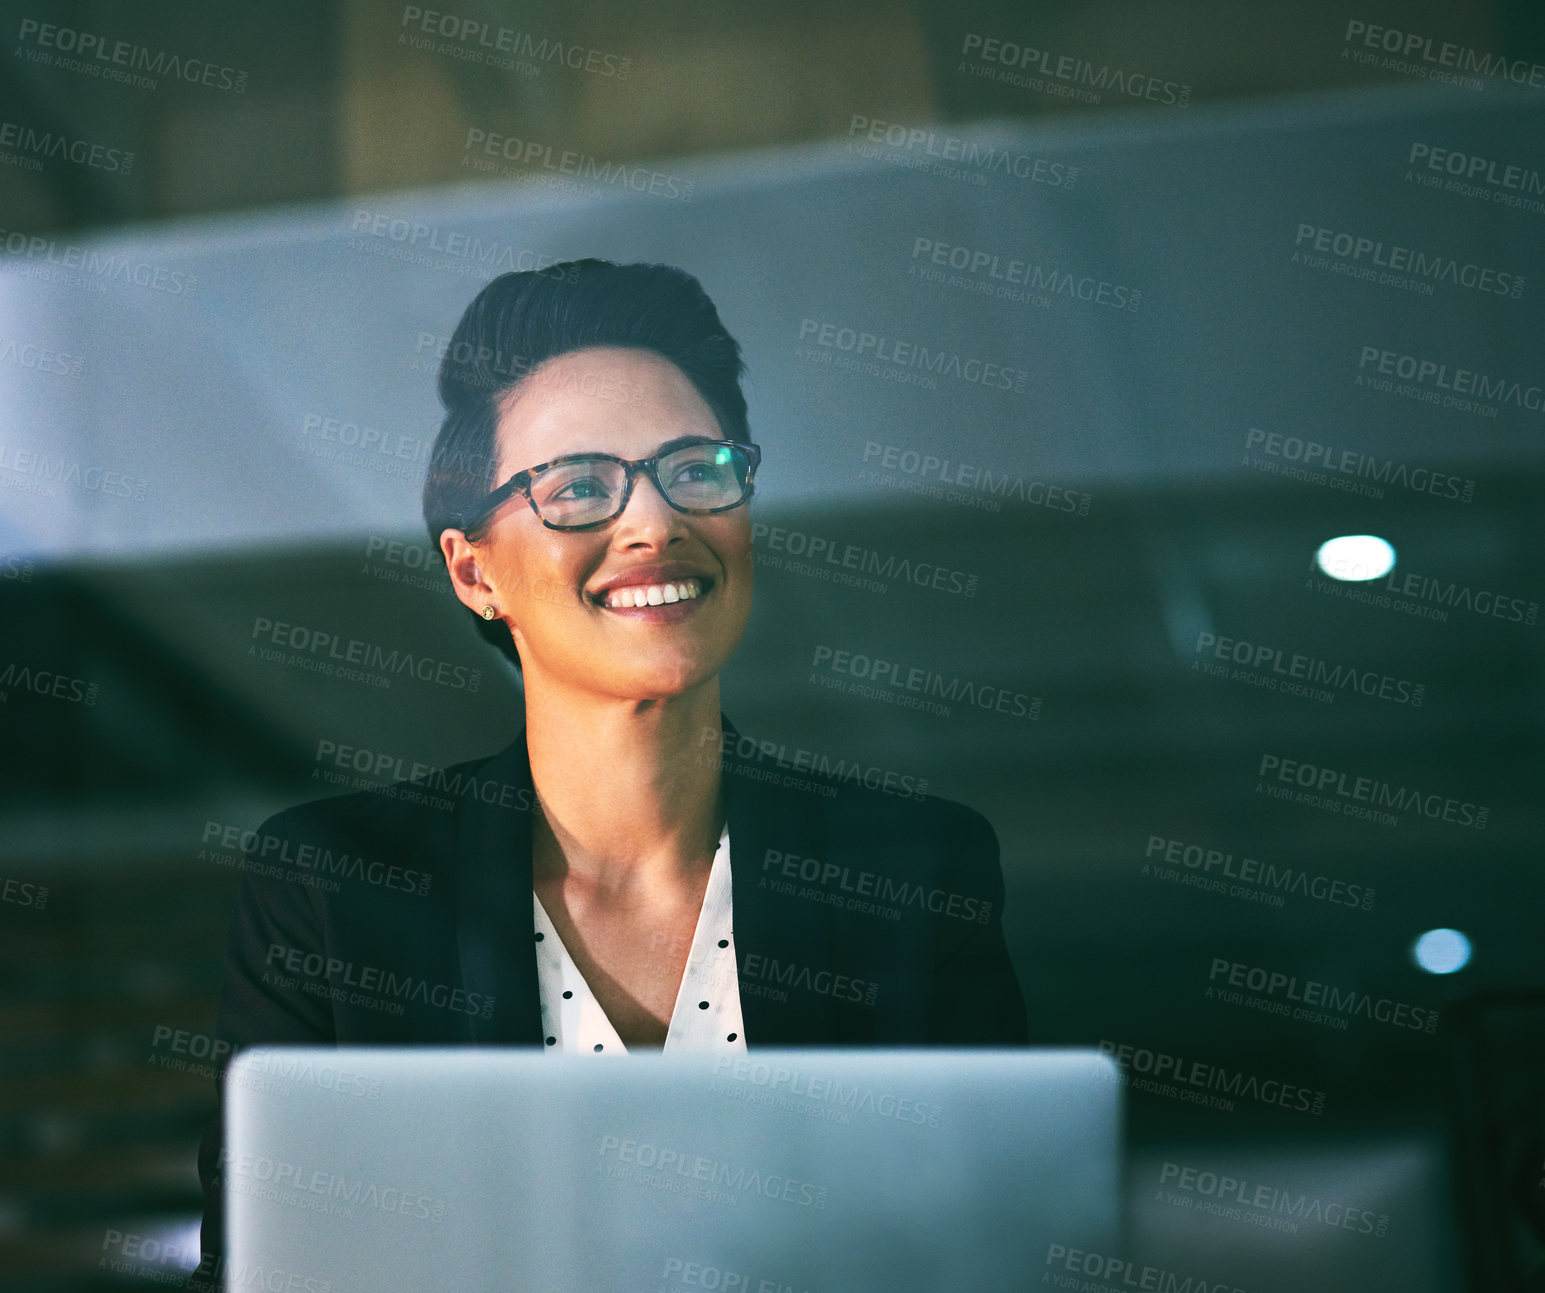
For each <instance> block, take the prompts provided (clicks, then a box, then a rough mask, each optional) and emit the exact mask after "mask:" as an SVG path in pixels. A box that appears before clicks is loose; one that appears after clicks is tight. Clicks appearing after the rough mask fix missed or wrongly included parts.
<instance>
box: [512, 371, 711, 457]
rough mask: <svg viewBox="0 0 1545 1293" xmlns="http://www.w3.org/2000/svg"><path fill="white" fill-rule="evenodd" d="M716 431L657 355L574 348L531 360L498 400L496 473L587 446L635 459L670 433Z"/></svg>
mask: <svg viewBox="0 0 1545 1293" xmlns="http://www.w3.org/2000/svg"><path fill="white" fill-rule="evenodd" d="M719 434H720V433H719V427H718V423H717V421H716V420H715V418H714V415H713V411H712V410H711V409H710V408H709V407H708V405H707V404H706V403H704V401H703V397H702V396H701V395H699V394H698V393H697V389H696V388H695V387H694V386H693V385H692V382H691V380H690V379H689V378H688V377H687V375H686V374H685V373H683V372H682V371H681V369H679V368H678V367H677V366H676V365H675V364H673V363H672V362H671V361H670V360H669V359H666V358H665V357H664V356H663V355H657V354H655V353H654V352H653V351H647V350H626V349H622V348H620V347H606V348H600V347H597V348H592V349H588V350H575V351H571V352H569V353H568V354H564V355H559V356H557V357H556V358H554V359H549V360H547V361H546V362H545V363H543V364H541V365H540V366H538V367H537V368H536V369H535V370H534V371H533V372H532V373H531V374H530V375H529V376H527V377H526V379H525V380H524V381H522V382H521V384H520V385H519V386H517V387H516V388H515V390H514V391H513V392H512V393H511V394H510V395H509V396H507V397H506V398H505V399H504V400H503V401H502V402H501V405H500V416H499V430H498V453H499V471H500V475H501V476H505V475H508V474H510V473H512V472H515V471H520V470H522V469H523V468H525V467H529V466H531V465H532V464H534V463H538V462H547V461H549V460H551V459H553V458H559V457H562V456H563V455H564V454H570V453H584V452H586V451H587V450H594V451H596V452H597V453H611V454H617V455H618V456H620V457H624V458H642V457H646V456H647V455H649V454H650V453H652V452H653V451H654V449H655V448H656V446H658V445H660V444H662V443H664V442H665V441H666V440H673V439H675V438H676V437H677V436H683V435H709V436H713V437H717V436H718V435H719Z"/></svg>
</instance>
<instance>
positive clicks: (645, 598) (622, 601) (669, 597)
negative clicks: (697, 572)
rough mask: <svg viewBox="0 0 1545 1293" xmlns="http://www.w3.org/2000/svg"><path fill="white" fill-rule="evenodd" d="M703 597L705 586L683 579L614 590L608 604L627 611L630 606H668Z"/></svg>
mask: <svg viewBox="0 0 1545 1293" xmlns="http://www.w3.org/2000/svg"><path fill="white" fill-rule="evenodd" d="M702 595H703V586H702V584H701V583H699V582H698V581H697V580H696V579H682V580H678V581H677V582H675V583H669V584H634V585H632V586H631V587H628V588H614V589H612V591H611V592H610V593H609V594H607V598H606V604H607V605H608V606H615V607H620V608H623V609H626V608H628V607H630V606H668V605H670V604H671V603H672V602H690V601H694V600H695V599H697V598H698V597H701V596H702Z"/></svg>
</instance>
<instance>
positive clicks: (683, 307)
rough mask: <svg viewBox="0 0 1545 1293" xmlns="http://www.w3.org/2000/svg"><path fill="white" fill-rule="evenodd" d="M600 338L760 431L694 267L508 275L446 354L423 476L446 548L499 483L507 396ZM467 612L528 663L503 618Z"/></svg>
mask: <svg viewBox="0 0 1545 1293" xmlns="http://www.w3.org/2000/svg"><path fill="white" fill-rule="evenodd" d="M591 346H625V347H631V348H634V349H639V350H649V351H653V352H654V353H655V354H657V355H660V356H662V357H664V358H666V359H668V360H670V361H671V363H673V364H675V365H676V367H677V368H679V369H681V371H682V372H683V373H684V374H685V375H686V377H687V378H688V380H689V381H691V383H692V385H693V387H694V388H695V389H696V390H697V393H698V394H699V395H701V396H702V397H703V402H704V403H705V404H707V405H708V407H709V408H710V409H711V410H712V411H713V415H714V417H715V418H716V419H717V420H718V423H719V429H720V431H721V432H722V433H723V435H724V437H725V439H727V440H746V441H749V440H750V438H751V433H750V429H749V427H748V426H747V423H746V397H745V395H744V394H743V393H742V392H741V389H740V377H741V374H742V373H743V372H745V364H744V363H743V362H742V360H741V357H740V344H739V343H738V342H737V341H736V340H735V338H734V337H732V336H730V334H729V332H728V331H727V330H726V329H725V327H724V324H723V323H721V322H720V321H719V312H718V311H717V310H716V309H715V308H714V304H713V302H712V301H710V300H709V299H708V294H707V293H706V292H704V291H703V287H702V284H700V283H699V282H698V281H697V279H695V278H693V277H692V275H691V274H689V273H687V272H686V271H685V270H681V269H675V268H673V267H672V266H670V265H616V264H613V263H612V262H611V261H609V260H571V261H565V262H563V263H562V264H558V265H549V266H548V267H547V268H545V269H537V270H527V271H525V272H522V273H511V274H501V275H500V276H499V277H498V278H496V279H494V280H493V281H492V282H491V283H489V284H488V285H487V286H485V287H484V288H483V290H482V291H481V292H479V293H478V294H477V295H476V296H475V297H473V299H472V303H471V304H470V305H469V306H467V309H466V312H465V313H464V314H463V315H462V316H461V322H460V323H458V324H457V325H456V331H455V333H454V334H453V335H452V337H451V339H450V343H449V344H448V345H447V347H446V350H445V356H444V358H443V359H442V360H441V363H440V378H439V389H440V402H441V403H442V404H443V405H445V420H444V421H443V422H442V423H441V424H440V434H439V435H438V436H437V437H436V438H435V443H434V449H433V450H432V452H431V453H430V456H429V471H428V474H427V475H426V477H425V479H424V524H425V525H427V526H428V527H429V538H430V542H432V543H433V544H434V546H435V547H436V548H437V549H438V548H439V546H440V534H441V531H443V530H446V529H465V523H464V522H465V518H467V517H470V516H471V515H472V514H473V512H474V511H475V510H476V508H477V505H478V503H479V502H480V501H481V500H482V498H483V496H484V495H485V494H487V493H488V492H489V490H491V489H493V488H494V487H495V486H496V485H497V484H498V483H499V482H498V481H496V480H495V479H494V471H495V469H496V467H497V466H498V459H499V448H498V444H497V441H496V433H497V431H498V426H499V409H500V405H501V403H502V401H503V400H504V399H505V398H506V397H507V396H508V395H509V394H510V393H511V392H512V391H513V390H514V389H515V388H516V387H517V386H519V385H520V384H521V383H522V382H523V381H524V380H525V379H526V378H527V377H529V376H530V375H531V374H532V373H533V372H535V371H536V369H537V368H538V367H539V366H540V365H541V364H543V363H544V362H546V361H547V360H549V359H554V358H556V357H557V356H559V355H565V354H568V353H569V352H571V351H574V350H584V349H587V348H588V347H591ZM468 614H470V615H471V616H472V620H473V623H474V624H475V625H476V626H477V630H478V632H479V633H480V634H481V635H482V636H483V638H484V639H485V640H486V641H488V642H490V643H492V644H493V645H494V646H496V647H498V648H499V650H500V651H502V652H503V653H504V654H505V655H506V656H507V657H508V658H509V659H510V660H511V661H512V662H513V663H514V665H515V667H516V668H517V669H518V668H520V655H519V653H518V652H517V651H516V649H515V643H514V640H513V639H512V638H511V636H510V631H509V629H508V628H506V627H505V625H504V624H503V622H501V621H499V620H491V621H490V620H484V619H483V618H482V617H481V616H480V615H478V614H477V612H475V611H471V610H469V611H468Z"/></svg>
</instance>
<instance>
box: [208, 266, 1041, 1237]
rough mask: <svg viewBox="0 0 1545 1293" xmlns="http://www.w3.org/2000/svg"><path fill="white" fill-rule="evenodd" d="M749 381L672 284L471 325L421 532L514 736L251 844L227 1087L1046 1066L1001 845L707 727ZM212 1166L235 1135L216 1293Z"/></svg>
mask: <svg viewBox="0 0 1545 1293" xmlns="http://www.w3.org/2000/svg"><path fill="white" fill-rule="evenodd" d="M742 371H743V365H742V363H741V358H740V347H739V345H738V344H737V343H736V342H735V340H734V338H732V337H731V336H730V335H729V333H728V332H727V331H726V330H725V328H724V325H723V324H722V322H721V321H720V319H719V315H718V312H717V310H716V309H715V308H714V305H713V303H712V302H711V301H710V300H709V299H708V297H707V296H706V294H704V292H703V290H702V288H701V286H700V285H699V284H698V282H697V280H696V279H694V278H693V277H692V276H691V275H689V274H686V273H684V272H683V271H681V270H678V269H672V268H669V267H666V266H662V265H620V266H619V265H613V264H610V263H608V262H605V261H598V260H582V261H575V262H570V263H568V264H565V265H558V266H551V267H549V268H547V269H545V270H541V271H536V272H529V273H517V274H506V275H503V276H501V277H499V278H496V279H494V280H493V281H492V282H491V283H489V284H488V285H487V286H486V287H485V288H484V289H483V290H482V291H481V292H480V293H479V294H478V296H477V297H476V298H475V299H474V300H473V301H472V303H471V305H469V306H468V308H467V310H466V313H465V314H464V316H463V318H462V320H461V323H460V325H459V326H458V328H457V330H456V333H455V335H454V337H453V338H452V342H451V345H450V346H449V347H448V349H447V353H446V359H445V362H444V364H443V366H442V368H441V372H440V379H439V385H440V395H441V399H442V401H443V402H444V404H445V406H446V417H445V421H444V424H443V425H442V427H441V430H440V434H439V437H438V439H437V440H436V443H435V447H434V452H433V455H432V458H431V462H430V467H429V472H428V477H427V479H426V482H425V486H424V519H425V522H426V524H427V525H428V528H429V533H430V537H431V538H432V540H433V541H434V543H435V545H436V546H437V548H438V550H439V551H440V553H441V555H442V556H443V558H444V560H445V566H446V570H447V572H448V574H449V577H450V580H451V583H452V585H453V587H454V589H455V592H456V596H457V597H458V598H459V599H460V601H461V602H462V604H463V605H464V606H465V607H466V608H467V611H468V613H469V615H470V616H471V617H472V622H473V623H474V624H475V625H476V627H477V629H478V631H479V632H480V633H481V634H483V636H484V637H485V638H487V640H488V641H490V642H491V643H492V644H493V645H495V646H497V647H498V648H499V649H500V650H502V651H503V652H504V653H505V654H506V655H507V656H508V657H509V658H510V659H511V661H512V662H513V663H514V664H515V665H516V667H517V668H519V669H521V671H522V673H523V676H524V683H525V709H526V714H525V718H526V723H525V729H524V731H523V732H521V733H519V734H518V735H517V736H516V739H515V740H514V742H513V743H512V744H510V745H509V746H508V747H507V748H506V749H504V750H503V751H501V752H500V753H498V754H496V755H493V756H491V757H488V758H484V759H479V760H474V761H472V762H469V763H465V764H460V765H457V766H456V767H453V768H450V769H446V770H445V771H444V772H443V773H437V774H435V778H436V780H435V784H434V785H433V786H428V785H421V784H419V783H412V782H408V783H402V784H400V785H398V786H393V787H389V788H387V789H386V790H383V791H374V792H367V793H361V794H355V795H345V796H341V797H338V798H335V799H329V800H322V801H318V802H315V803H311V804H304V805H301V806H299V807H297V808H293V809H290V810H288V811H287V812H284V813H280V814H278V815H277V816H276V817H274V818H271V819H270V820H269V821H268V822H266V823H264V825H263V826H262V827H261V828H260V829H259V830H258V831H257V832H255V833H254V837H253V838H254V840H255V843H254V844H253V846H252V849H251V850H249V854H250V856H249V859H248V866H247V867H246V868H245V870H244V873H243V878H242V887H241V890H240V893H239V895H238V898H237V907H236V912H235V915H234V917H233V921H232V926H231V933H230V940H229V944H228V952H227V966H226V983H225V991H224V995H223V997H222V1002H221V1015H220V1024H219V1029H218V1033H219V1036H220V1038H221V1039H222V1040H223V1041H224V1042H226V1043H228V1046H229V1052H230V1054H232V1055H234V1054H235V1053H236V1052H237V1051H239V1050H240V1049H242V1048H244V1047H247V1046H252V1045H255V1044H259V1043H276V1042H277V1043H282V1042H298V1043H309V1044H313V1045H315V1044H319V1043H320V1044H329V1043H334V1044H338V1045H344V1044H368V1045H405V1044H416V1043H419V1044H421V1043H433V1044H440V1045H445V1044H457V1043H466V1044H506V1045H528V1046H540V1047H545V1048H546V1049H547V1050H549V1051H552V1052H554V1053H583V1054H589V1055H602V1056H609V1055H622V1054H626V1053H628V1052H629V1051H634V1050H643V1049H661V1048H663V1049H665V1050H699V1051H719V1052H739V1051H744V1050H746V1049H747V1048H748V1047H763V1046H795V1045H805V1046H814V1045H968V1044H971V1045H1005V1044H1012V1043H1020V1042H1023V1041H1025V1040H1026V1036H1027V1029H1026V1021H1025V1011H1024V1002H1023V998H1022V996H1021V993H1020V989H1019V984H1018V981H1017V979H1016V978H1015V975H1014V970H1013V967H1012V965H1011V964H1010V962H1009V958H1008V954H1007V951H1006V949H1005V947H1004V942H1003V934H1002V925H1001V908H1002V898H1003V879H1002V873H1001V870H1000V867H999V863H998V845H997V839H996V836H995V835H994V833H993V830H992V827H991V826H990V825H988V823H987V821H986V820H985V819H984V818H982V817H981V816H980V815H979V814H977V813H975V812H973V811H972V810H970V809H968V808H965V807H963V806H961V805H959V804H954V803H950V802H948V801H945V800H938V799H927V798H918V797H911V796H900V795H895V794H890V793H887V792H886V791H885V790H880V789H874V790H871V789H865V788H863V787H859V786H855V785H854V784H852V783H851V782H850V781H841V780H829V779H827V778H824V777H822V776H820V775H818V774H816V773H814V772H810V773H809V774H808V775H802V776H799V777H795V778H791V777H789V776H788V775H786V769H774V768H769V767H767V766H765V765H764V764H763V763H761V762H760V761H759V759H758V751H759V749H760V747H759V746H758V745H757V743H756V742H748V741H747V740H746V738H743V737H741V736H740V734H739V733H737V732H736V731H735V729H734V728H733V726H731V725H730V723H729V722H728V720H727V719H725V718H724V716H723V715H722V713H721V712H720V693H719V674H720V671H721V670H722V669H723V667H724V665H725V663H726V661H728V659H729V658H730V656H731V654H732V653H733V652H734V650H735V648H736V646H737V645H738V644H739V642H740V639H741V636H742V634H743V633H744V631H745V627H746V622H747V617H748V615H749V613H750V608H751V596H752V557H753V552H752V542H751V522H750V515H749V512H750V508H749V504H750V501H751V497H752V494H753V492H754V489H755V474H756V469H757V465H758V463H759V462H760V458H761V450H760V449H759V448H758V446H756V445H755V444H753V443H751V440H750V434H749V428H748V426H747V419H746V404H745V398H744V396H743V395H742V393H741V389H740V375H741V372H742ZM781 762H782V761H781V760H780V761H779V763H780V765H781ZM431 790H432V791H434V792H435V793H427V792H429V791H431ZM447 805H449V806H447ZM319 871H325V872H327V873H329V874H333V875H336V876H337V877H338V880H337V882H332V881H330V882H329V883H330V884H331V886H332V887H331V890H324V889H323V888H322V887H321V886H318V885H317V884H316V883H315V881H316V880H317V879H318V878H319V877H318V872H319ZM409 873H411V874H413V875H414V876H416V877H420V878H419V880H418V881H417V882H416V883H415V884H414V885H411V886H408V885H402V884H397V885H394V884H393V883H392V882H391V880H390V877H391V876H392V875H393V874H398V875H406V874H409ZM220 1145H221V1141H220V1128H219V1125H218V1124H216V1125H214V1126H212V1127H211V1128H210V1131H209V1133H208V1135H207V1136H206V1139H205V1144H204V1148H203V1151H202V1153H201V1155H200V1171H201V1175H202V1176H203V1179H204V1183H205V1198H206V1209H205V1221H204V1246H205V1260H206V1265H207V1264H209V1263H215V1262H218V1260H219V1256H220V1253H221V1250H222V1238H221V1233H220V1219H221V1212H220V1209H221V1198H220V1188H221V1187H220V1172H219V1168H220V1166H221V1163H220Z"/></svg>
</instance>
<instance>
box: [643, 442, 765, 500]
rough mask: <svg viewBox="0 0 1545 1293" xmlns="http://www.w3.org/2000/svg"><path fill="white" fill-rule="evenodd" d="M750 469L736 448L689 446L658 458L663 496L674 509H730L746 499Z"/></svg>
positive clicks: (707, 445) (736, 446)
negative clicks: (747, 475) (674, 506)
mask: <svg viewBox="0 0 1545 1293" xmlns="http://www.w3.org/2000/svg"><path fill="white" fill-rule="evenodd" d="M748 466H749V462H748V459H747V458H746V454H745V451H744V450H743V449H741V448H740V446H739V445H725V444H689V445H684V446H683V447H682V448H680V449H672V450H671V451H670V452H669V453H668V454H664V455H662V456H661V458H660V462H659V466H658V469H657V470H658V472H659V476H660V484H661V485H662V486H663V487H664V489H665V493H666V496H667V497H668V498H669V499H670V500H671V502H673V503H675V504H676V506H677V507H696V508H710V507H732V506H734V505H735V504H736V503H738V502H740V501H741V500H742V499H743V498H745V496H746V473H747V469H748Z"/></svg>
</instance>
